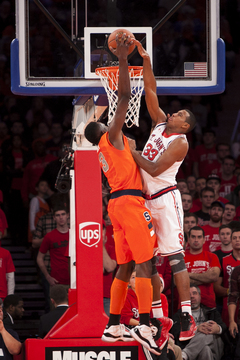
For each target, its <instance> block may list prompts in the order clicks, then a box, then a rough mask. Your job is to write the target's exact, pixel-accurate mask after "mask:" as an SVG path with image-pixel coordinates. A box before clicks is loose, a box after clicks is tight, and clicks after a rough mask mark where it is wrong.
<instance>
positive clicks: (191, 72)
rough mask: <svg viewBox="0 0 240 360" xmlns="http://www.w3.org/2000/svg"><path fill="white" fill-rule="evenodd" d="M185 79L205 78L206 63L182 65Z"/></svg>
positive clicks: (186, 63)
mask: <svg viewBox="0 0 240 360" xmlns="http://www.w3.org/2000/svg"><path fill="white" fill-rule="evenodd" d="M184 76H185V77H204V76H205V77H206V76H207V63H206V62H185V63H184Z"/></svg>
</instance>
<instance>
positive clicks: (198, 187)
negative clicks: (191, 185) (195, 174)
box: [193, 177, 207, 211]
mask: <svg viewBox="0 0 240 360" xmlns="http://www.w3.org/2000/svg"><path fill="white" fill-rule="evenodd" d="M206 183H207V181H206V179H205V178H203V177H201V178H198V179H196V191H195V195H194V198H193V205H194V206H195V207H198V209H197V211H198V210H200V209H201V207H202V203H201V201H200V194H201V190H202V189H203V188H205V187H206Z"/></svg>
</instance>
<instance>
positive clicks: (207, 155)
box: [194, 145, 217, 179]
mask: <svg viewBox="0 0 240 360" xmlns="http://www.w3.org/2000/svg"><path fill="white" fill-rule="evenodd" d="M215 160H217V152H216V149H215V146H214V147H213V148H211V149H206V148H205V146H204V145H198V146H196V148H195V150H194V162H198V169H199V177H205V178H206V179H207V177H208V175H210V174H212V171H213V170H214V169H215V165H214V162H215Z"/></svg>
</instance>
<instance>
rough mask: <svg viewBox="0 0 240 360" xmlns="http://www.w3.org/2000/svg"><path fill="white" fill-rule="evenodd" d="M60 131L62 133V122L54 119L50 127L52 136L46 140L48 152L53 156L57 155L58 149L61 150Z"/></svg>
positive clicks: (61, 139)
mask: <svg viewBox="0 0 240 360" xmlns="http://www.w3.org/2000/svg"><path fill="white" fill-rule="evenodd" d="M62 133H63V127H62V124H61V123H60V122H56V121H55V122H53V124H52V127H51V135H52V138H51V139H50V140H48V141H47V142H46V148H47V153H48V154H52V155H54V156H58V155H59V151H60V150H61V147H62V145H63V144H62V143H63V138H62Z"/></svg>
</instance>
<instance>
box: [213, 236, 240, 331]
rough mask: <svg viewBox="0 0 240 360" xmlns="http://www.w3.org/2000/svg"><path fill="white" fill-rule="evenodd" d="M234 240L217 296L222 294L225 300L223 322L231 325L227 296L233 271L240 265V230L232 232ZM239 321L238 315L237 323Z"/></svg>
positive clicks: (223, 264)
mask: <svg viewBox="0 0 240 360" xmlns="http://www.w3.org/2000/svg"><path fill="white" fill-rule="evenodd" d="M231 240H232V248H233V249H232V252H231V253H230V254H229V255H227V256H225V257H224V258H223V259H222V271H221V274H220V277H221V278H222V288H219V286H217V291H216V290H215V291H216V294H217V295H218V296H219V295H220V294H221V293H222V298H223V308H222V318H223V321H224V322H225V323H226V324H227V326H228V325H229V316H228V306H227V296H228V294H229V279H230V276H231V274H232V272H233V269H234V268H235V267H236V266H239V265H240V229H238V230H232V235H231ZM219 282H220V280H219ZM236 319H237V314H236V317H235V321H236Z"/></svg>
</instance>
